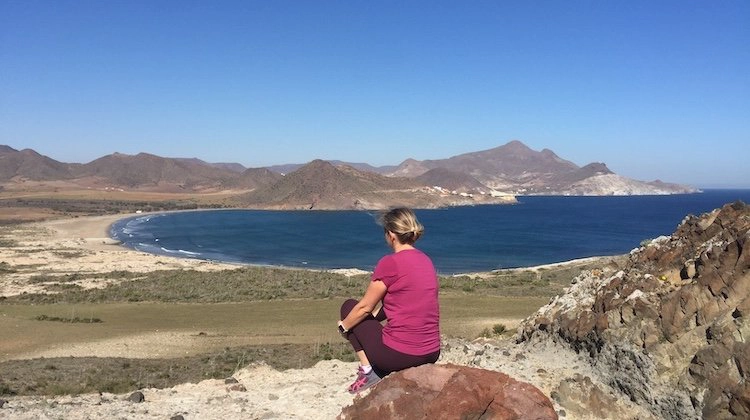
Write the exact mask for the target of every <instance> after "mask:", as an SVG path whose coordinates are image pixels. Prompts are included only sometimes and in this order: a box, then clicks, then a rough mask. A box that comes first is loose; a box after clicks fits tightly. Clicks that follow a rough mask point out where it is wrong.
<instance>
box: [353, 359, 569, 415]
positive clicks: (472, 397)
mask: <svg viewBox="0 0 750 420" xmlns="http://www.w3.org/2000/svg"><path fill="white" fill-rule="evenodd" d="M338 418H339V419H340V420H346V419H357V420H367V419H373V420H382V419H443V418H455V419H488V420H489V419H518V418H524V419H557V414H556V413H555V410H554V407H553V405H552V402H551V401H550V400H549V398H547V397H546V396H545V395H544V394H543V393H542V392H541V391H540V390H539V389H537V388H536V387H535V386H533V385H531V384H528V383H525V382H520V381H517V380H515V379H513V378H511V377H510V376H508V375H506V374H504V373H501V372H495V371H490V370H484V369H477V368H471V367H467V366H458V365H453V364H446V365H423V366H419V367H415V368H410V369H406V370H403V371H401V372H396V373H393V374H391V375H388V376H387V377H386V378H384V379H383V380H382V381H381V382H380V383H378V384H377V385H375V387H374V388H372V391H370V393H369V394H367V396H365V397H364V398H360V397H358V398H356V399H355V400H354V403H353V404H352V405H350V406H348V407H345V408H344V409H343V411H342V412H341V414H340V415H339V417H338Z"/></svg>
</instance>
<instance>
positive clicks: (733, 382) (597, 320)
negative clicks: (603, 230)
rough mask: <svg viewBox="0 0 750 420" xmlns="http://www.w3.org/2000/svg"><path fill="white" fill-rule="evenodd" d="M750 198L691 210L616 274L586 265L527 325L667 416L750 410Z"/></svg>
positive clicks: (533, 334)
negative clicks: (597, 271)
mask: <svg viewBox="0 0 750 420" xmlns="http://www.w3.org/2000/svg"><path fill="white" fill-rule="evenodd" d="M748 313H750V206H748V205H746V204H744V203H741V202H737V203H733V204H727V205H725V206H723V207H722V208H721V209H717V210H714V211H713V212H710V213H707V214H704V215H702V216H700V217H695V216H688V217H686V218H685V219H684V220H683V222H682V223H681V224H680V226H678V228H677V230H676V232H675V233H674V234H673V235H672V236H671V237H661V238H657V240H654V241H652V242H651V243H649V244H647V245H645V246H643V247H641V248H639V249H637V250H634V251H633V252H631V255H630V260H629V262H628V263H627V265H626V266H625V267H623V269H622V270H619V271H618V272H616V273H612V274H611V275H609V276H601V275H594V273H592V272H589V273H583V274H582V275H581V276H579V277H578V278H576V280H575V282H574V284H573V285H572V286H571V287H570V288H568V289H567V290H566V292H565V293H564V294H563V295H561V296H558V297H556V298H554V299H553V300H552V301H551V302H550V304H548V305H546V306H545V307H542V308H541V309H540V310H539V311H538V312H537V313H536V314H535V315H534V316H532V317H530V318H529V319H527V320H526V321H524V323H522V325H521V326H520V327H519V334H518V336H517V340H518V341H544V340H553V341H557V342H561V343H566V344H567V345H570V346H572V347H573V348H574V349H576V350H577V351H579V352H580V353H582V354H588V355H589V357H590V362H591V363H592V364H595V365H596V366H597V368H598V369H600V370H601V371H602V372H603V374H604V376H605V377H608V378H609V385H610V386H612V387H613V388H615V389H620V390H621V391H622V392H624V393H625V394H626V395H628V396H629V397H630V399H631V400H633V401H635V402H637V403H639V404H640V405H642V406H645V407H648V408H649V409H650V411H651V412H652V413H653V414H654V415H655V416H657V417H662V418H726V417H731V416H739V417H742V418H748V417H750V385H748V384H749V383H750V342H748V337H750V319H749V317H748V316H747V315H748Z"/></svg>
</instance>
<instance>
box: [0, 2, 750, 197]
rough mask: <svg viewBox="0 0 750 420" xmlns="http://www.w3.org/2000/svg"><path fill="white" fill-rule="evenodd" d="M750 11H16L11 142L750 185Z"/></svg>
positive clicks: (513, 7) (587, 6) (6, 12)
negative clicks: (528, 165)
mask: <svg viewBox="0 0 750 420" xmlns="http://www.w3.org/2000/svg"><path fill="white" fill-rule="evenodd" d="M748 22H750V2H749V1H746V0H738V1H721V0H717V1H689V0H682V1H658V0H650V1H639V0H628V1H598V0H591V1H575V0H572V1H543V0H540V1H513V0H507V1H506V0H503V1H468V2H467V1H441V0H431V1H416V0H410V1H385V0H384V1H377V0H367V1H359V0H346V1H344V0H341V1H337V0H328V1H313V0H299V1H286V0H273V1H267V0H263V1H255V0H243V1H221V0H218V1H208V0H205V1H190V0H180V1H166V0H148V1H141V0H128V1H102V0H94V1H87V0H79V1H69V0H54V1H38V0H0V144H6V145H9V146H11V147H13V148H15V149H19V150H20V149H25V148H30V149H34V150H35V151H37V152H39V153H41V154H43V155H46V156H49V157H51V158H53V159H56V160H59V161H62V162H69V163H87V162H90V161H92V160H94V159H97V158H99V157H102V156H105V155H108V154H111V153H114V152H119V153H126V154H137V153H140V152H147V153H152V154H156V155H159V156H164V157H197V158H199V159H203V160H205V161H208V162H237V163H241V164H243V165H245V166H246V167H262V166H270V165H275V164H286V163H305V162H309V161H311V160H313V159H318V158H320V159H332V160H333V159H337V160H343V161H347V162H366V163H370V164H372V165H375V166H381V165H397V164H399V163H401V162H402V161H403V160H405V159H407V158H414V159H418V160H424V159H443V158H448V157H451V156H455V155H458V154H462V153H467V152H474V151H480V150H486V149H491V148H494V147H497V146H501V145H503V144H505V143H507V142H509V141H511V140H520V141H522V142H523V143H525V144H526V145H527V146H529V147H530V148H532V149H534V150H542V149H545V148H546V149H550V150H552V151H554V152H555V153H556V154H557V155H558V156H560V157H561V158H563V159H566V160H569V161H572V162H573V163H575V164H577V165H579V166H583V165H586V164H588V163H591V162H604V163H606V164H607V166H608V167H609V168H610V169H611V170H612V171H614V172H615V173H617V174H619V175H623V176H626V177H629V178H634V179H638V180H645V181H650V180H655V179H661V180H663V181H667V182H677V183H685V184H690V185H693V186H698V187H702V188H718V187H728V188H731V187H740V188H750V164H748V160H749V159H748V158H749V157H750V24H748Z"/></svg>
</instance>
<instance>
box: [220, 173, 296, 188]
mask: <svg viewBox="0 0 750 420" xmlns="http://www.w3.org/2000/svg"><path fill="white" fill-rule="evenodd" d="M282 178H284V176H283V175H281V174H279V173H276V172H274V171H272V170H270V169H268V168H248V169H245V170H244V171H243V172H242V173H241V174H240V177H239V178H237V179H236V180H234V181H232V182H228V184H227V185H235V186H237V187H239V188H244V189H251V190H254V189H256V188H262V187H266V186H269V185H273V184H274V183H276V182H278V181H279V180H281V179H282Z"/></svg>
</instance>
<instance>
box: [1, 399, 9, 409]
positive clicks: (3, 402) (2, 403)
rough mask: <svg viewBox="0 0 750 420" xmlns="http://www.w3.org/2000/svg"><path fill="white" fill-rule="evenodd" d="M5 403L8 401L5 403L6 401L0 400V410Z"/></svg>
mask: <svg viewBox="0 0 750 420" xmlns="http://www.w3.org/2000/svg"><path fill="white" fill-rule="evenodd" d="M7 402H8V401H6V400H2V399H0V408H3V406H4V405H5V404H6V403H7Z"/></svg>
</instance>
